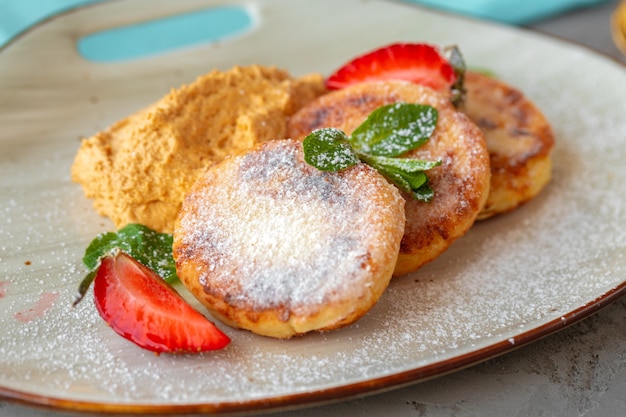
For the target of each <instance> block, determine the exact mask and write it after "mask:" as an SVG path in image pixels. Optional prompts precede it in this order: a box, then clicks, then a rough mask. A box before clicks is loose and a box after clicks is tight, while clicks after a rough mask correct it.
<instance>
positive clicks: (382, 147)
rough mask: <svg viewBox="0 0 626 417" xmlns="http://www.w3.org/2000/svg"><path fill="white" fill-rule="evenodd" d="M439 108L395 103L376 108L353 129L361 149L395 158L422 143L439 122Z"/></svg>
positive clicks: (355, 139) (361, 150)
mask: <svg viewBox="0 0 626 417" xmlns="http://www.w3.org/2000/svg"><path fill="white" fill-rule="evenodd" d="M437 118H438V113H437V110H436V109H435V108H434V107H432V106H428V105H425V104H411V103H394V104H388V105H385V106H382V107H379V108H377V109H376V110H374V111H373V112H372V113H371V114H370V115H369V116H368V118H367V119H366V120H365V122H363V124H362V125H360V126H359V127H358V128H356V129H355V130H354V132H352V136H351V137H350V143H351V144H352V146H353V147H354V148H355V149H356V150H357V151H358V152H362V153H367V154H370V155H376V156H388V157H394V156H399V155H402V154H403V153H406V152H408V151H410V150H413V149H415V148H417V147H419V146H421V145H423V144H424V143H425V142H426V141H427V140H428V138H429V137H430V136H431V135H432V133H433V131H434V130H435V127H436V125H437Z"/></svg>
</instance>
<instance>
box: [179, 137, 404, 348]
mask: <svg viewBox="0 0 626 417" xmlns="http://www.w3.org/2000/svg"><path fill="white" fill-rule="evenodd" d="M404 224H405V217H404V199H403V198H402V197H401V196H400V193H399V192H398V190H397V189H396V188H395V187H394V186H392V185H390V184H389V183H388V182H387V181H386V180H385V179H384V178H383V177H382V176H381V175H380V174H379V173H378V172H377V171H375V170H374V169H372V168H371V167H369V166H367V165H365V164H358V165H355V166H353V167H351V168H348V169H346V170H343V171H341V172H337V173H329V172H322V171H319V170H317V169H316V168H314V167H312V166H310V165H308V164H307V163H306V162H304V160H303V153H302V145H301V143H300V142H297V141H292V140H277V141H269V142H266V143H264V144H263V145H261V146H259V147H257V148H256V149H255V150H254V151H252V152H249V153H246V154H244V155H240V156H236V157H231V158H227V159H225V160H224V161H222V162H221V163H219V164H216V165H214V166H213V167H211V168H210V169H208V170H207V172H206V173H205V174H204V175H202V176H201V177H200V178H199V179H198V180H197V181H196V183H195V184H194V185H193V187H192V188H191V190H190V192H189V194H188V195H187V197H186V198H185V200H184V202H183V205H182V210H181V212H180V215H179V218H178V220H177V223H176V228H175V231H174V246H173V252H174V258H175V260H176V268H177V273H178V275H179V277H180V279H181V281H182V282H183V283H184V284H185V286H186V287H187V288H188V289H189V291H190V292H191V293H192V294H193V295H194V296H195V297H196V298H198V300H200V301H201V302H202V303H203V304H204V305H205V306H206V307H207V308H208V309H209V311H210V312H211V313H212V314H213V315H214V316H216V317H217V318H219V319H221V320H222V321H224V322H225V323H227V324H230V325H232V326H234V327H239V328H244V329H249V330H251V331H253V332H255V333H258V334H261V335H266V336H273V337H280V338H287V337H291V336H294V335H298V334H302V333H306V332H309V331H312V330H330V329H335V328H339V327H342V326H345V325H347V324H350V323H352V322H353V321H355V320H357V319H358V318H360V317H361V316H362V315H364V314H365V313H366V312H367V311H368V310H369V309H370V308H371V307H372V306H373V305H374V304H375V303H376V301H377V300H378V298H379V297H380V295H381V294H382V292H383V291H384V289H385V288H386V287H387V285H388V283H389V280H390V278H391V275H392V272H393V269H394V265H395V262H396V258H397V255H398V250H399V246H400V239H401V238H402V234H403V231H404Z"/></svg>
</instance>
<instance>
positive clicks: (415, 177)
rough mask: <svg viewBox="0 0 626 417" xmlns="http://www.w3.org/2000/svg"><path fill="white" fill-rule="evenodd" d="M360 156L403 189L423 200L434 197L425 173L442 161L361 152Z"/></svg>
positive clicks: (427, 200) (429, 199)
mask: <svg viewBox="0 0 626 417" xmlns="http://www.w3.org/2000/svg"><path fill="white" fill-rule="evenodd" d="M359 157H360V158H361V159H362V160H363V161H364V162H366V163H367V164H368V165H370V166H371V167H373V168H375V169H376V170H378V172H380V173H381V174H382V175H383V176H384V177H385V178H387V179H388V180H389V181H391V182H392V183H394V184H395V185H396V186H397V187H398V188H400V189H401V190H403V191H405V192H407V193H409V194H410V195H412V196H413V197H414V198H416V199H417V200H419V201H423V202H430V201H431V200H432V198H433V197H434V192H433V190H432V188H430V186H429V185H428V177H427V176H426V174H425V173H424V171H427V170H429V169H432V168H434V167H436V166H439V165H441V161H422V160H419V159H409V158H388V157H382V156H375V155H367V154H360V153H359Z"/></svg>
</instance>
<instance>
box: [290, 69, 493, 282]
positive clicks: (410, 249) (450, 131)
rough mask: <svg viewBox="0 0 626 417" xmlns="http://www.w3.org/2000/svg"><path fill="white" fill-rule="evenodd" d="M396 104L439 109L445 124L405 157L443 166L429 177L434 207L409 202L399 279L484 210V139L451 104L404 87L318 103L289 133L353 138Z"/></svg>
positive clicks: (343, 94)
mask: <svg viewBox="0 0 626 417" xmlns="http://www.w3.org/2000/svg"><path fill="white" fill-rule="evenodd" d="M395 102H407V103H423V104H429V105H431V106H433V107H435V108H436V109H437V110H438V112H439V120H438V123H437V127H436V129H435V132H434V133H433V135H432V136H431V138H430V139H429V140H428V142H427V143H426V144H425V145H424V146H422V147H420V148H418V149H416V150H413V151H411V152H409V153H408V154H406V155H403V156H404V157H410V158H418V159H428V160H438V159H441V160H442V162H443V163H442V165H441V166H439V167H437V168H434V169H432V170H430V171H428V177H429V180H430V184H431V186H432V187H433V189H434V190H435V197H434V199H433V201H432V202H431V203H422V202H419V201H417V200H415V199H413V198H412V197H411V196H408V195H405V196H404V197H405V199H406V206H405V209H406V228H405V231H404V236H403V238H402V243H401V246H400V254H399V257H398V261H397V264H396V267H395V270H394V275H396V276H398V275H404V274H407V273H409V272H413V271H415V270H417V269H418V268H419V267H421V266H422V265H424V264H426V263H427V262H430V261H432V260H433V259H435V258H436V257H437V256H439V255H440V254H441V253H442V252H444V251H445V250H446V249H447V248H448V247H449V246H450V244H452V242H454V241H455V240H456V239H458V238H459V237H461V236H463V235H464V234H465V233H466V232H467V230H469V228H470V227H471V226H472V224H473V223H474V220H475V219H476V216H477V215H478V213H479V212H480V210H482V208H483V206H484V204H485V201H486V199H487V195H488V192H489V177H490V170H489V155H488V153H487V148H486V144H485V141H484V138H483V134H482V132H481V131H480V129H478V127H477V126H476V125H475V124H474V123H472V122H471V121H470V120H469V118H468V117H467V116H465V115H464V114H462V113H460V112H458V111H456V109H455V108H454V107H453V106H452V105H451V104H450V102H449V99H448V98H447V97H445V96H443V95H440V94H439V93H437V92H435V91H433V90H431V89H429V88H427V87H423V86H421V85H416V84H410V83H407V82H402V81H385V82H373V83H363V84H358V85H355V86H352V87H348V88H345V89H342V90H337V91H333V92H330V93H327V94H325V95H323V96H320V97H318V98H317V99H315V100H313V101H312V102H311V103H310V104H308V105H307V106H305V107H303V108H302V109H300V110H299V111H298V112H297V113H295V114H294V115H293V116H292V117H291V118H290V120H289V122H288V126H287V133H288V135H289V136H290V137H292V138H294V139H300V140H301V139H303V138H304V137H305V136H306V135H308V134H309V133H310V132H311V131H312V130H314V129H318V128H323V127H335V128H339V129H342V130H343V131H344V132H346V133H348V134H350V133H351V132H352V131H353V130H354V129H355V128H356V127H358V126H359V125H360V124H361V123H362V122H363V121H364V120H365V119H366V118H367V116H368V115H369V114H370V113H371V112H372V111H373V110H375V109H376V108H378V107H380V106H382V105H385V104H391V103H395Z"/></svg>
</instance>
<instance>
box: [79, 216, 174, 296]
mask: <svg viewBox="0 0 626 417" xmlns="http://www.w3.org/2000/svg"><path fill="white" fill-rule="evenodd" d="M172 243H173V237H172V235H170V234H167V233H159V232H156V231H154V230H152V229H150V228H149V227H146V226H143V225H141V224H129V225H127V226H125V227H123V228H122V229H120V230H118V231H117V233H113V232H108V233H102V234H100V235H98V236H97V237H96V238H95V239H94V240H92V241H91V243H90V244H89V246H88V247H87V249H86V250H85V255H84V256H83V264H85V266H86V267H87V268H89V273H88V274H87V276H86V277H85V278H84V279H83V281H82V282H81V283H80V285H79V287H78V296H77V297H76V300H75V301H74V305H76V304H77V303H78V302H79V301H80V300H81V299H82V298H83V297H84V295H85V293H86V292H87V290H88V289H89V286H90V285H91V283H92V282H93V280H94V278H95V277H96V272H97V271H98V268H99V267H100V259H102V258H103V257H105V256H107V255H109V254H110V253H111V252H113V251H114V250H121V251H123V252H125V253H127V254H128V255H130V256H132V257H133V258H134V259H136V260H137V261H138V262H139V263H141V264H143V265H144V266H146V267H148V268H150V269H152V270H153V271H154V272H155V273H157V274H158V275H159V276H160V277H161V278H163V279H164V280H165V281H167V282H170V283H171V282H174V281H176V280H177V279H178V276H177V275H176V264H175V262H174V256H173V254H172Z"/></svg>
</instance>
